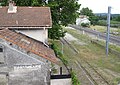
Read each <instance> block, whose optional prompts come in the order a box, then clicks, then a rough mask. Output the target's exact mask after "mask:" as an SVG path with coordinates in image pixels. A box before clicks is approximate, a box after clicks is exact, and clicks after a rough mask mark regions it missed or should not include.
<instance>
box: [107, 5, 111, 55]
mask: <svg viewBox="0 0 120 85" xmlns="http://www.w3.org/2000/svg"><path fill="white" fill-rule="evenodd" d="M110 15H111V7H110V6H109V7H108V15H107V33H106V56H108V53H109V37H110V35H109V34H110Z"/></svg>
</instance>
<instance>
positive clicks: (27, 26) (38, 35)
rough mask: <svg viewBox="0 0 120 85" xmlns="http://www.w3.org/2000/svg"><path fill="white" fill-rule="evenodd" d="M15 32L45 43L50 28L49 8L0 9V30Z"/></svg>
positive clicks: (12, 3) (11, 2)
mask: <svg viewBox="0 0 120 85" xmlns="http://www.w3.org/2000/svg"><path fill="white" fill-rule="evenodd" d="M6 27H7V28H8V29H12V30H16V31H18V32H20V33H23V34H25V35H27V36H29V37H32V38H34V39H36V40H38V41H41V42H43V43H47V39H48V29H49V28H51V27H52V19H51V12H50V8H49V7H17V6H14V2H13V1H10V3H9V6H3V7H0V28H1V29H4V28H6Z"/></svg>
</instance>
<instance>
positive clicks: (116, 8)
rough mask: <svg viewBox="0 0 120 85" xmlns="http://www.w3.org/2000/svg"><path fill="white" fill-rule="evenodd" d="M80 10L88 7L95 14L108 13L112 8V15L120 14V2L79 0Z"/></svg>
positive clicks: (113, 0)
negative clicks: (109, 8)
mask: <svg viewBox="0 0 120 85" xmlns="http://www.w3.org/2000/svg"><path fill="white" fill-rule="evenodd" d="M78 3H79V4H81V7H80V9H82V8H83V7H84V8H85V7H88V8H89V9H91V10H92V11H93V13H107V12H108V6H111V13H112V14H120V0H79V1H78Z"/></svg>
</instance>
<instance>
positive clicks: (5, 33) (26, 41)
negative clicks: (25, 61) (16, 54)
mask: <svg viewBox="0 0 120 85" xmlns="http://www.w3.org/2000/svg"><path fill="white" fill-rule="evenodd" d="M0 38H2V39H4V40H6V41H8V42H10V43H12V44H15V45H17V46H19V47H20V48H22V49H24V50H26V51H28V52H31V53H34V54H36V55H38V56H41V57H43V58H45V59H47V60H50V61H52V62H54V63H56V62H57V58H56V56H55V54H54V51H53V50H52V49H50V48H48V47H46V46H44V44H43V43H42V42H39V41H36V40H34V39H32V38H29V37H27V36H25V35H23V34H20V33H17V32H14V31H11V30H9V29H3V30H0Z"/></svg>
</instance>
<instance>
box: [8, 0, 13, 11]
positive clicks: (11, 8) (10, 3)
mask: <svg viewBox="0 0 120 85" xmlns="http://www.w3.org/2000/svg"><path fill="white" fill-rule="evenodd" d="M13 4H14V3H13V1H12V0H10V1H9V11H13Z"/></svg>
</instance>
